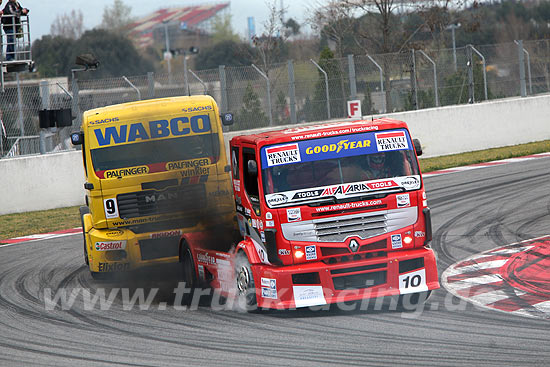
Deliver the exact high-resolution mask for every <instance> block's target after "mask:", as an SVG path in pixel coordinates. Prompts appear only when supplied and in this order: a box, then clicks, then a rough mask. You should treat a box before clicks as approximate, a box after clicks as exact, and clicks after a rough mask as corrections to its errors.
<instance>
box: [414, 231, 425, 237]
mask: <svg viewBox="0 0 550 367" xmlns="http://www.w3.org/2000/svg"><path fill="white" fill-rule="evenodd" d="M414 236H415V237H426V233H425V232H422V231H415V232H414Z"/></svg>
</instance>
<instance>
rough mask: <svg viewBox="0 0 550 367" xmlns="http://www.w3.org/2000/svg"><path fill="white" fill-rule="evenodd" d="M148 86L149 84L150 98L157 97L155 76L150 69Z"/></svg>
mask: <svg viewBox="0 0 550 367" xmlns="http://www.w3.org/2000/svg"><path fill="white" fill-rule="evenodd" d="M147 86H148V88H147V90H148V94H149V98H150V99H152V98H155V76H154V73H153V72H152V71H149V72H148V73H147Z"/></svg>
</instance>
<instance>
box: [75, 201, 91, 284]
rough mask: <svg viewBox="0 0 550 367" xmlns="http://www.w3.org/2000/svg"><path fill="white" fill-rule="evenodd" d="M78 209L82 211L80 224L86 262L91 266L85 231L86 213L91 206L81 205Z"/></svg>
mask: <svg viewBox="0 0 550 367" xmlns="http://www.w3.org/2000/svg"><path fill="white" fill-rule="evenodd" d="M78 210H79V212H80V224H81V225H82V236H83V239H84V262H85V263H86V265H88V266H89V265H90V261H89V260H88V248H87V247H86V232H84V215H85V214H88V213H89V212H90V208H88V207H87V206H81V207H80V208H79V209H78ZM94 279H95V278H94Z"/></svg>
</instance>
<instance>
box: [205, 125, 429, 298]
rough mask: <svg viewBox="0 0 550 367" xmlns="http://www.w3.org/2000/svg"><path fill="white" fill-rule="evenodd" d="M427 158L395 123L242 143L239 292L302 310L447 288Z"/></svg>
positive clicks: (236, 142)
mask: <svg viewBox="0 0 550 367" xmlns="http://www.w3.org/2000/svg"><path fill="white" fill-rule="evenodd" d="M415 148H416V149H415ZM417 151H418V152H417ZM417 153H418V154H421V148H420V144H419V142H418V141H413V139H411V137H410V134H409V130H408V128H407V125H406V124H405V123H404V122H401V121H397V120H392V119H387V118H384V119H378V120H374V121H363V120H361V121H353V122H341V123H337V124H328V125H316V126H309V127H301V128H295V129H287V130H282V131H275V132H266V133H260V134H256V135H244V136H238V137H235V138H233V139H232V140H231V146H230V158H231V164H232V186H233V193H234V198H235V207H236V212H237V219H238V224H239V231H240V234H241V236H242V238H243V240H242V241H241V242H240V243H239V244H238V246H237V248H236V250H235V253H234V254H233V257H234V259H235V260H234V267H235V274H236V275H235V278H236V279H235V280H234V281H236V284H237V292H238V293H248V297H247V300H246V302H247V303H248V304H249V305H254V304H257V306H259V307H268V308H293V307H308V306H316V305H324V304H328V303H335V302H340V301H353V300H360V299H364V298H374V297H384V296H394V295H404V294H409V293H414V294H421V293H424V294H429V292H430V291H431V290H433V289H437V288H439V283H438V276H437V267H436V262H435V256H434V253H433V251H432V250H431V249H430V247H429V243H430V240H431V219H430V210H429V208H428V205H427V199H426V193H425V190H424V185H423V181H422V176H421V172H420V169H419V164H418V160H417ZM199 262H200V261H199ZM205 265H206V264H205ZM251 288H254V291H253V292H252V294H251V295H250V289H251ZM222 289H223V287H222Z"/></svg>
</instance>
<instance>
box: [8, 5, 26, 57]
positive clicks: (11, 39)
mask: <svg viewBox="0 0 550 367" xmlns="http://www.w3.org/2000/svg"><path fill="white" fill-rule="evenodd" d="M28 13H29V9H27V8H23V7H22V6H21V5H20V4H19V3H18V2H17V1H16V0H8V3H7V4H6V6H5V7H4V10H3V16H2V25H3V27H4V32H5V33H6V41H7V47H6V61H12V60H14V59H15V38H16V37H19V35H18V34H19V33H21V34H22V30H21V15H27V14H28Z"/></svg>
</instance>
